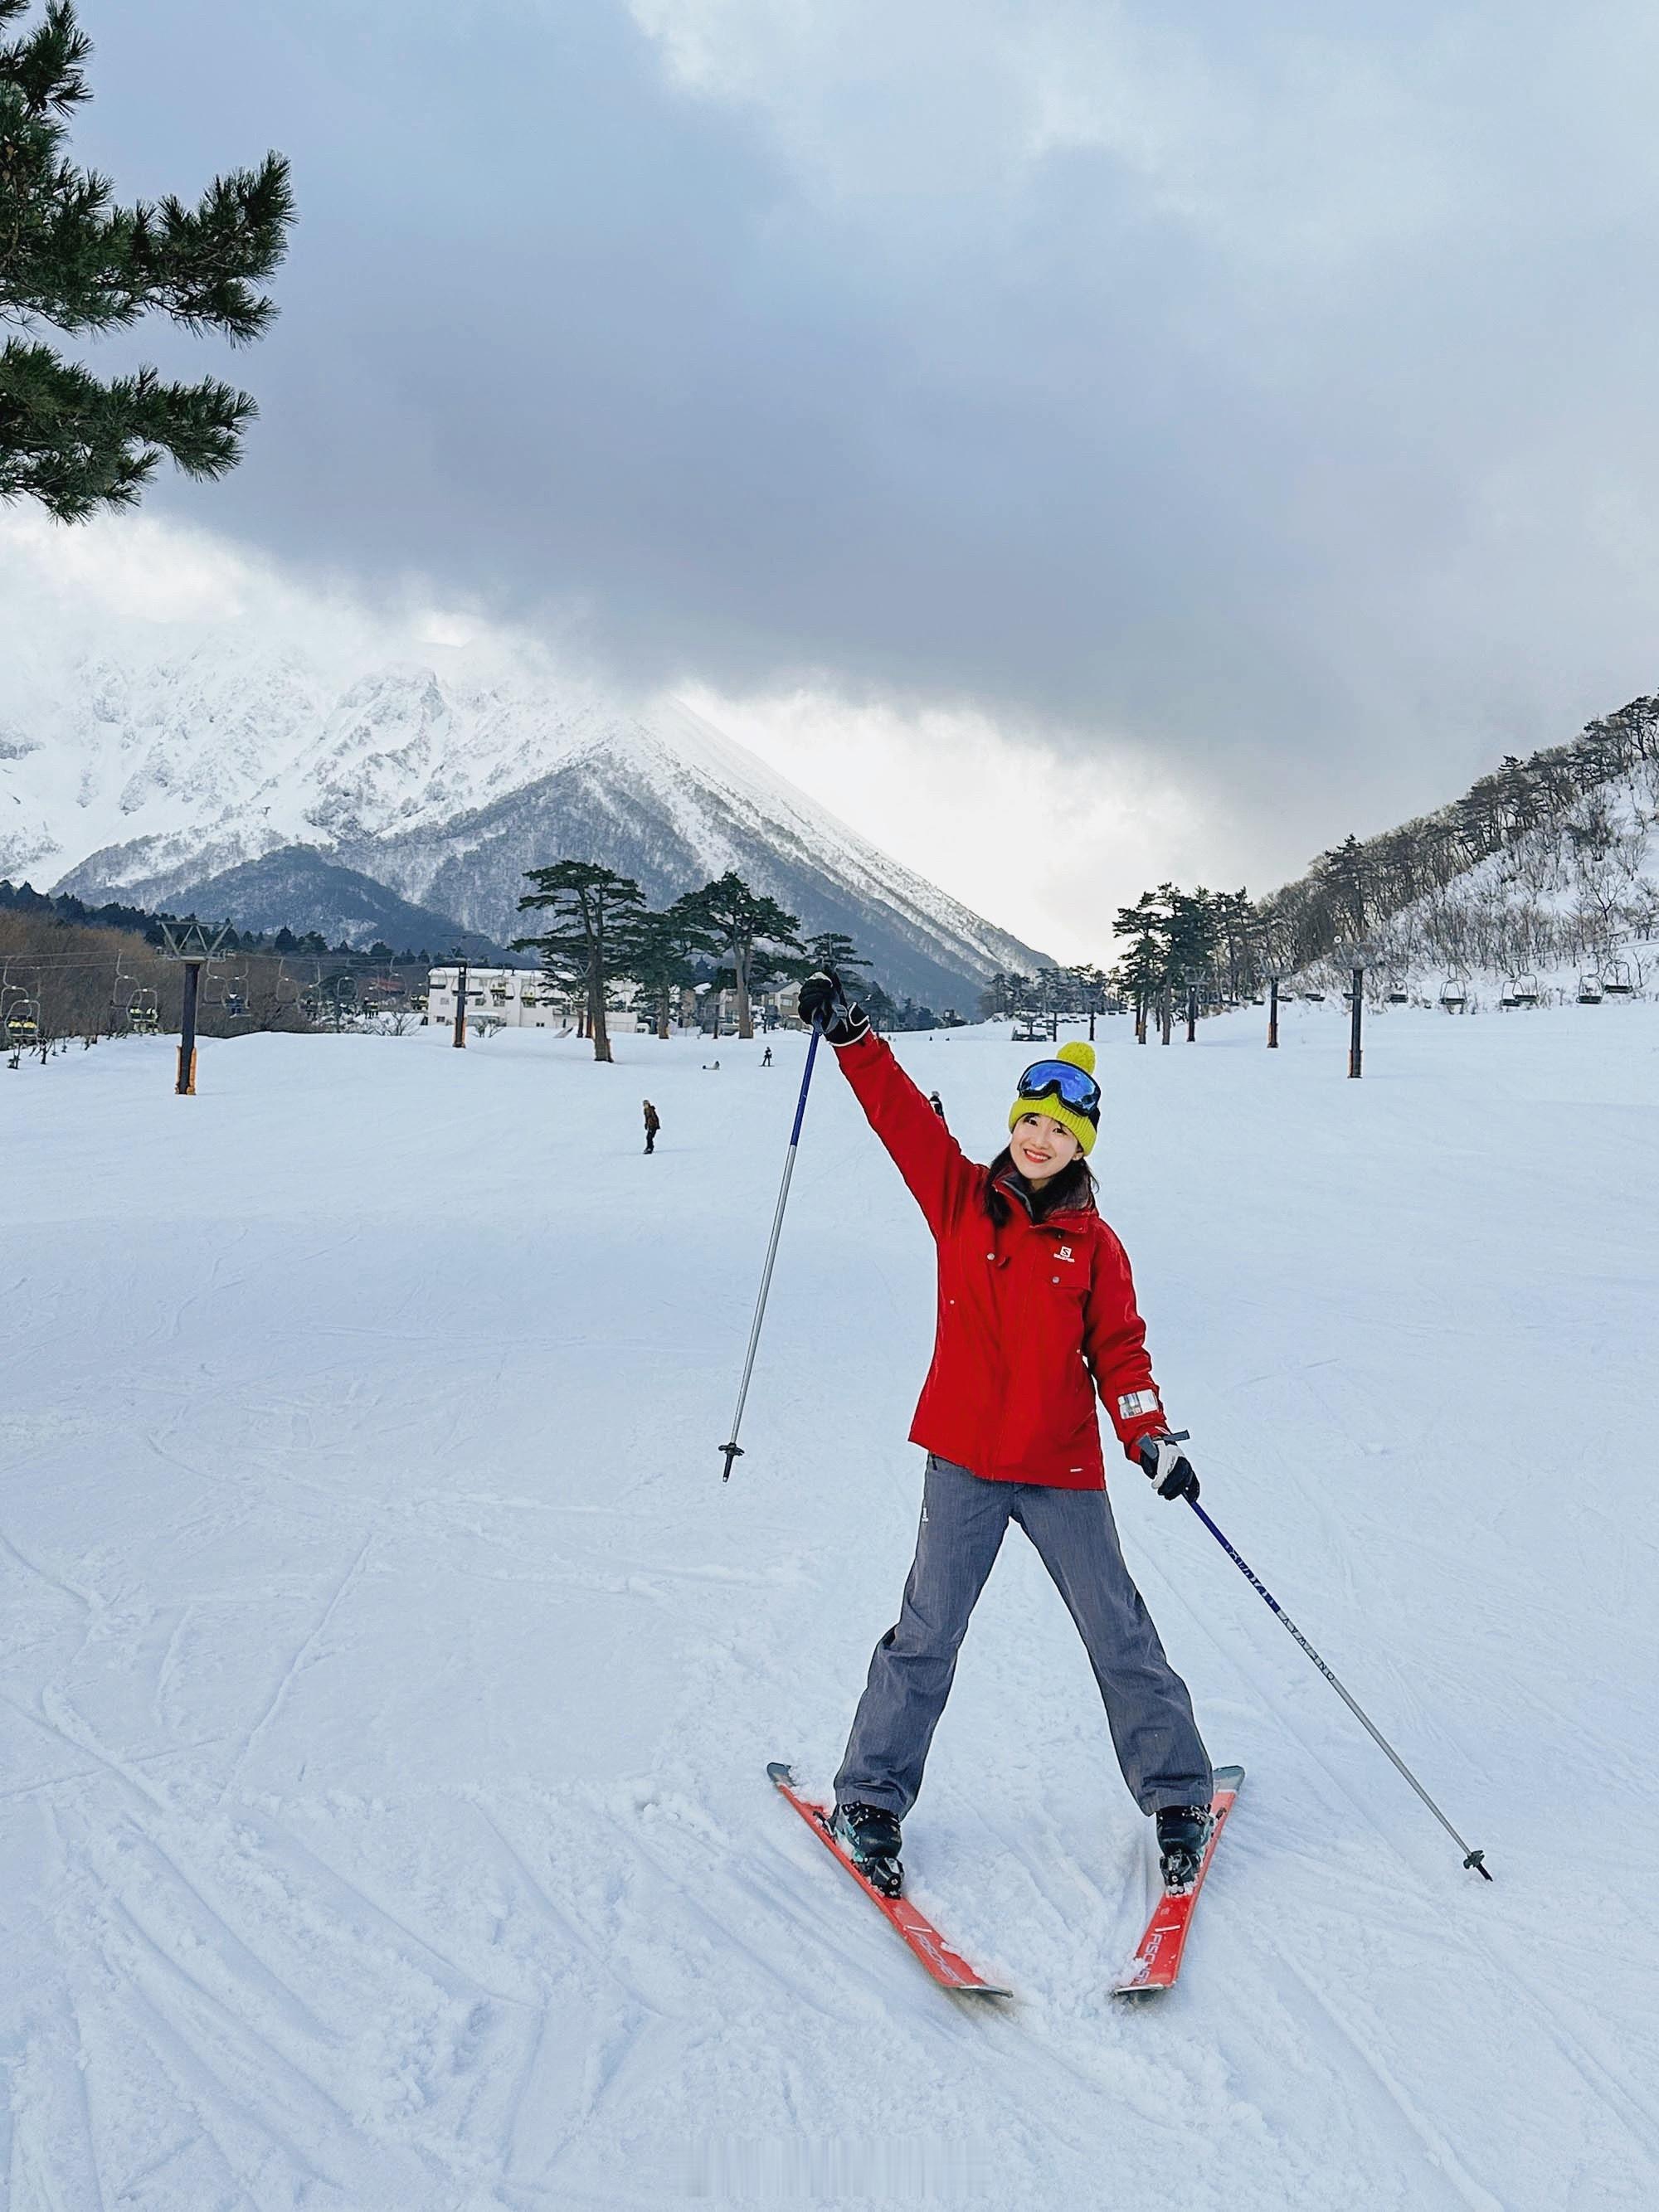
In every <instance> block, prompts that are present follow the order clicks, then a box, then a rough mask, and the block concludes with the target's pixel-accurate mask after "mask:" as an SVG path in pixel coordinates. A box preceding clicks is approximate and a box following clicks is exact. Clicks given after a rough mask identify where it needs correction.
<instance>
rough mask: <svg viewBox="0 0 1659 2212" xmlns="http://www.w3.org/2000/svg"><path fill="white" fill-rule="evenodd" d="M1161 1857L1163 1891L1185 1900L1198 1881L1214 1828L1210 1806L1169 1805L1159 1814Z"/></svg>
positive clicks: (1159, 1853) (1159, 1849)
mask: <svg viewBox="0 0 1659 2212" xmlns="http://www.w3.org/2000/svg"><path fill="white" fill-rule="evenodd" d="M1157 1817H1158V1858H1159V1861H1160V1863H1161V1865H1160V1871H1161V1872H1162V1874H1163V1876H1164V1889H1165V1891H1166V1893H1168V1894H1169V1895H1170V1896H1171V1897H1184V1896H1185V1895H1186V1893H1187V1892H1188V1890H1189V1889H1191V1888H1192V1887H1193V1885H1194V1883H1195V1882H1196V1881H1197V1880H1198V1875H1199V1869H1200V1867H1202V1865H1203V1863H1204V1852H1205V1848H1206V1845H1207V1844H1208V1843H1209V1840H1210V1830H1211V1828H1212V1825H1213V1823H1212V1820H1211V1817H1210V1808H1209V1807H1208V1806H1207V1805H1166V1806H1164V1808H1163V1810H1162V1811H1161V1812H1160V1813H1159V1814H1158V1816H1157Z"/></svg>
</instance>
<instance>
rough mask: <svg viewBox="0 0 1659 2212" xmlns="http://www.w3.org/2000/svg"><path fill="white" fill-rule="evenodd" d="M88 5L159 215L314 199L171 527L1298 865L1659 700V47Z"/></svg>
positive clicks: (1433, 16)
mask: <svg viewBox="0 0 1659 2212" xmlns="http://www.w3.org/2000/svg"><path fill="white" fill-rule="evenodd" d="M82 4H83V11H84V14H85V18H86V21H87V23H88V27H89V28H90V29H91V30H92V31H93V33H94V36H95V37H96V38H97V40H98V41H99V49H100V50H99V53H98V55H97V58H96V59H95V62H94V86H95V89H96V92H97V99H96V100H95V103H94V106H93V107H92V108H91V109H90V110H89V111H88V114H87V118H86V119H85V121H84V123H83V124H82V125H80V126H79V128H78V141H79V143H81V144H82V145H83V146H84V147H85V148H86V149H88V151H89V152H92V153H94V155H96V157H97V158H99V159H100V161H103V162H104V163H105V164H106V166H108V167H110V168H111V169H112V171H113V173H114V174H115V176H116V178H117V180H118V184H119V185H120V186H121V188H122V189H123V190H124V191H131V190H132V189H136V188H147V189H158V188H162V187H166V186H179V187H183V186H186V185H194V184H195V183H196V182H197V180H198V179H200V178H201V177H202V176H204V174H205V173H207V172H208V171H209V170H210V169H211V168H212V167H216V166H220V167H222V166H224V165H226V164H228V163H229V162H231V161H237V160H241V159H246V158H251V157H252V155H255V154H257V153H258V151H260V150H262V149H263V148H264V146H265V145H266V144H267V143H274V144H276V145H278V146H281V147H282V148H283V149H284V150H285V151H287V152H288V153H289V154H290V155H292V157H293V159H294V161H295V171H296V179H297V184H298V188H299V192H300V197H301V211H302V217H303V221H302V224H301V229H300V232H299V233H298V235H297V238H296V242H295V253H294V256H293V259H292V261H291V264H290V265H289V269H288V270H287V271H286V272H285V273H284V274H283V277H282V279H281V283H280V290H281V296H282V301H283V320H282V322H281V324H280V325H278V328H277V331H276V335H275V336H273V337H272V338H271V339H270V341H268V342H267V343H265V344H264V345H263V346H262V347H260V348H258V349H256V350H255V351H253V352H252V353H251V354H249V355H247V356H243V357H241V359H240V362H239V363H238V370H239V373H240V374H241V375H242V377H243V378H244V380H246V382H247V383H248V384H249V385H250V386H251V387H252V389H254V390H255V391H256V392H258V395H259V397H260V398H261V401H262V404H263V406H264V421H263V422H262V423H261V424H260V425H259V426H258V429H257V430H256V432H255V433H254V436H253V441H252V450H251V453H250V456H249V459H248V460H247V462H246V464H245V465H244V467H243V469H242V470H241V471H240V472H239V473H238V475H237V476H236V477H234V479H233V480H232V481H231V482H230V483H228V484H227V485H226V486H225V487H223V488H222V489H216V490H215V491H213V492H211V493H205V494H204V493H203V492H201V491H200V490H197V489H189V488H179V489H169V490H168V491H167V493H166V494H165V495H164V497H165V501H166V502H167V507H168V509H169V511H172V512H175V513H180V514H188V515H189V516H190V517H191V519H193V520H198V521H203V522H206V523H208V524H210V526H212V527H215V528H217V529H222V530H228V531H231V532H235V533H237V534H239V535H240V536H242V537H243V538H246V540H248V541H250V542H252V543H254V544H258V545H259V546H260V547H261V548H262V549H264V550H266V551H268V552H271V553H274V554H276V556H280V557H282V558H283V559H285V560H287V561H289V562H294V563H298V564H300V565H301V566H302V567H304V568H308V569H309V570H311V571H312V572H313V573H314V574H318V575H319V576H324V577H325V576H326V575H327V574H330V573H331V572H337V573H339V574H343V575H347V576H349V577H350V578H351V579H352V580H354V583H356V584H357V585H361V584H362V581H363V580H365V579H368V580H371V581H373V580H380V581H381V582H383V583H385V584H387V585H390V584H392V583H394V582H396V581H397V580H400V579H401V578H403V577H404V575H405V574H407V573H408V572H410V571H411V570H412V571H417V572H420V573H422V574H426V575H429V576H430V577H432V578H434V579H435V580H436V581H437V584H438V585H439V586H440V587H441V589H443V590H445V591H447V592H451V593H453V594H457V595H459V594H469V595H471V596H473V597H474V598H476V599H477V600H478V601H480V602H481V603H482V604H483V605H486V606H488V607H489V610H490V611H492V613H494V614H495V615H496V616H498V617H513V618H517V619H520V620H525V621H530V622H537V621H541V620H544V619H547V620H551V619H556V620H559V621H561V622H568V621H569V620H571V619H572V618H573V617H574V618H576V619H579V620H580V623H581V626H582V629H583V631H584V635H585V636H586V639H587V640H588V641H589V642H590V643H591V645H592V647H593V648H594V649H595V650H597V651H598V652H599V653H601V654H603V655H605V656H607V657H608V658H609V659H611V661H612V662H614V664H615V665H617V666H618V667H620V668H622V669H623V670H624V671H626V672H627V674H628V675H629V678H630V679H631V680H633V681H634V682H635V683H643V684H650V683H653V682H666V681H684V680H696V681H701V682H702V683H705V684H710V685H713V686H715V687H720V688H723V689H725V690H728V691H732V692H745V691H746V692H751V693H752V692H763V691H765V690H769V689H771V688H775V687H779V686H781V685H784V684H789V683H791V682H797V681H800V680H807V681H811V682H813V683H815V684H819V685H821V686H822V687H823V688H825V689H827V690H830V691H840V692H842V694H844V695H845V696H848V697H849V698H855V699H856V698H872V697H886V698H891V699H895V700H899V701H908V702H918V701H938V702H954V703H956V704H958V705H963V706H973V707H976V708H982V709H984V710H986V711H987V712H990V713H992V714H996V715H999V716H1001V717H1005V718H1006V720H1007V722H1008V725H1009V726H1010V727H1022V726H1024V727H1035V728H1038V729H1043V730H1046V731H1047V732H1048V734H1049V735H1050V737H1051V738H1053V737H1054V736H1055V735H1056V734H1058V736H1059V738H1060V742H1061V743H1062V744H1064V745H1066V747H1068V748H1071V749H1073V750H1078V751H1079V752H1085V751H1088V752H1096V753H1098V754H1100V755H1102V756H1103V757H1108V758H1109V757H1114V756H1116V757H1121V758H1128V757H1140V758H1141V759H1142V760H1143V761H1144V760H1145V759H1146V758H1148V757H1156V758H1159V759H1161V760H1163V761H1164V762H1165V763H1168V764H1169V765H1170V767H1171V768H1172V769H1178V770H1179V771H1180V772H1181V773H1182V775H1184V776H1186V777H1188V778H1189V779H1191V780H1193V781H1194V783H1195V784H1202V785H1203V786H1204V787H1206V788H1207V789H1208V790H1209V791H1210V792H1211V793H1212V795H1214V796H1215V797H1216V798H1217V799H1218V800H1219V802H1220V803H1221V805H1223V807H1224V808H1225V807H1226V806H1228V805H1231V807H1232V808H1233V810H1234V811H1235V812H1236V814H1237V818H1238V820H1239V823H1240V832H1241V845H1242V847H1243V859H1244V860H1247V861H1248V860H1249V859H1250V855H1251V853H1252V852H1255V853H1256V854H1271V855H1272V856H1273V859H1274V860H1278V859H1279V857H1280V848H1281V846H1283V844H1284V842H1285V838H1286V836H1288V837H1289V838H1290V839H1291V840H1292V841H1302V840H1303V839H1304V833H1305V841H1306V842H1305V843H1304V850H1305V849H1306V847H1307V845H1308V844H1310V843H1311V842H1321V841H1322V839H1323V838H1324V837H1325V836H1332V835H1335V834H1338V833H1339V832H1340V829H1343V828H1346V826H1348V823H1349V822H1350V821H1352V823H1354V824H1355V826H1358V827H1360V828H1366V827H1371V826H1376V825H1377V824H1378V823H1381V822H1382V821H1383V820H1386V819H1388V818H1389V817H1391V816H1392V815H1394V814H1396V813H1398V812H1400V811H1405V810H1407V809H1408V808H1410V807H1413V806H1415V805H1420V804H1425V803H1428V802H1429V801H1431V800H1432V799H1435V798H1437V797H1438V796H1440V795H1442V794H1443V793H1445V792H1446V791H1449V789H1451V788H1453V787H1455V786H1456V784H1457V783H1459V782H1460V781H1462V779H1463V778H1464V777H1465V776H1466V775H1468V773H1469V772H1471V771H1472V770H1473V769H1475V768H1476V767H1478V766H1479V765H1480V764H1481V763H1483V762H1484V761H1485V760H1486V758H1487V757H1489V756H1490V755H1491V754H1492V752H1493V751H1494V750H1497V749H1499V748H1500V747H1506V746H1509V745H1512V744H1519V745H1524V744H1529V743H1532V742H1538V741H1542V740H1544V739H1546V738H1554V737H1557V736H1559V735H1561V734H1563V733H1564V730H1565V728H1567V727H1571V725H1572V724H1573V723H1574V722H1575V721H1576V720H1578V719H1581V718H1582V716H1583V714H1587V713H1589V712H1590V711H1593V710H1595V709H1596V708H1600V707H1601V706H1604V705H1606V704H1608V703H1611V702H1613V700H1614V699H1616V698H1618V697H1620V696H1625V695H1626V694H1627V693H1629V692H1631V691H1632V690H1637V689H1643V688H1649V687H1650V686H1651V684H1652V683H1653V681H1654V671H1653V667H1652V665H1651V662H1652V627H1653V625H1652V612H1651V611H1652V605H1653V597H1654V584H1655V580H1656V568H1659V560H1656V554H1659V537H1656V527H1655V516H1656V512H1659V433H1656V429H1655V427H1654V423H1653V420H1652V416H1653V410H1652V405H1651V393H1650V368H1649V366H1648V364H1649V363H1650V361H1651V359H1652V357H1653V353H1654V343H1655V339H1656V337H1659V332H1656V328H1655V324H1656V314H1655V301H1654V284H1653V280H1652V277H1651V275H1650V268H1651V263H1652V246H1651V241H1652V235H1653V229H1654V222H1655V216H1656V212H1659V210H1656V199H1659V155H1656V154H1655V153H1654V151H1653V145H1652V134H1651V130H1650V114H1651V111H1652V105H1653V94H1654V90H1655V78H1656V76H1659V24H1656V21H1655V20H1654V19H1653V18H1652V17H1651V15H1650V11H1648V10H1646V9H1640V8H1638V7H1637V6H1635V5H1612V4H1601V5H1598V4H1595V0H1591V4H1589V5H1587V6H1585V7H1583V8H1580V9H1576V10H1573V11H1571V14H1570V15H1565V16H1564V15H1560V13H1559V11H1558V10H1553V9H1545V8H1543V7H1541V6H1530V5H1528V6H1518V7H1517V6H1515V5H1506V6H1504V7H1501V8H1500V7H1497V6H1493V7H1480V6H1475V7H1468V8H1463V9H1450V8H1446V7H1439V6H1434V7H1431V6H1427V5H1423V4H1418V5H1412V4H1406V3H1405V0H1391V4H1389V5H1388V6H1384V5H1383V4H1381V0H1377V4H1374V5H1366V6H1358V5H1353V6H1347V7H1340V8H1335V9H1333V8H1332V7H1330V6H1328V5H1325V6H1321V7H1317V8H1316V7H1313V6H1312V5H1297V4H1293V0H1210V4H1199V5H1195V6H1194V7H1193V8H1191V9H1188V10H1187V11H1186V12H1185V15H1184V18H1183V20H1182V24H1181V25H1180V26H1178V27H1174V28H1172V27H1170V23H1169V20H1168V16H1169V11H1167V10H1161V9H1157V8H1155V7H1153V6H1152V5H1151V4H1149V3H1148V4H1141V0H1136V4H1133V5H1126V6H1123V7H1120V8H1116V9H1114V8H1112V7H1111V6H1110V5H1109V4H1108V0H1087V4H1086V5H1084V4H1078V5H1073V4H1070V0H1039V3H1038V4H1036V5H1034V6H1032V7H1030V8H1026V9H1018V10H1013V9H1008V8H1006V6H1005V5H1002V4H1000V0H998V4H993V0H954V4H952V5H950V6H948V7H947V6H945V5H944V4H942V3H941V4H936V0H909V4H907V5H904V6H902V7H900V8H897V9H895V8H893V7H892V5H891V4H890V0H887V4H886V5H884V6H883V7H876V6H874V5H866V4H864V0H822V4H817V5H813V4H811V0H803V4H802V5H800V6H799V7H796V8H791V9H782V8H779V7H777V6H776V5H775V0H752V4H749V0H637V5H636V7H635V9H634V10H633V11H632V12H630V11H629V9H626V8H624V7H623V6H622V5H620V4H610V3H609V0H566V4H562V5H561V6H559V7H558V8H556V9H555V8H552V7H548V6H544V5H532V4H531V0H520V4H516V5H515V4H508V0H474V4H472V5H471V6H459V7H445V8H442V9H439V8H436V7H434V6H431V5H429V4H427V0H405V4H401V5H395V6H394V5H391V4H359V0H328V4H320V3H319V0H310V4H294V5H290V6H289V7H287V8H285V9H281V10H263V9H262V10H259V11H257V13H256V11H254V10H252V9H243V10H232V9H225V8H224V7H223V6H222V5H219V4H212V5H210V4H206V0H147V5H146V6H145V8H144V9H143V10H142V11H140V10H135V9H123V8H118V7H116V6H115V5H114V4H113V0H82ZM147 350H149V351H150V352H152V353H155V352H157V351H160V352H161V353H162V354H163V355H164V356H166V357H167V358H169V359H175V358H178V357H179V352H180V349H179V346H178V344H177V343H156V342H152V343H149V345H148V347H147ZM185 357H188V358H197V357H200V356H199V354H198V353H197V350H196V349H191V351H190V353H189V354H188V355H187V356H185ZM216 365H217V364H216ZM1310 781H1313V782H1316V783H1317V786H1318V792H1319V799H1318V804H1317V805H1313V804H1312V803H1311V802H1310V801H1309V800H1307V799H1306V798H1305V787H1306V786H1307V785H1308V784H1309V783H1310ZM1286 813H1288V814H1289V816H1290V817H1291V824H1292V825H1293V826H1291V827H1289V828H1288V829H1285V828H1281V829H1280V830H1279V831H1275V830H1274V829H1273V826H1272V825H1273V820H1274V817H1282V816H1284V815H1285V814H1286ZM1316 823H1317V825H1318V826H1316ZM1238 872H1243V866H1241V867H1240V869H1239V871H1238Z"/></svg>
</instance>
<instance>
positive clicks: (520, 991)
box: [426, 967, 639, 1035]
mask: <svg viewBox="0 0 1659 2212" xmlns="http://www.w3.org/2000/svg"><path fill="white" fill-rule="evenodd" d="M458 980H459V970H458V969H455V968H453V967H452V968H435V969H433V970H432V972H431V974H430V975H429V976H428V979H427V987H426V990H427V995H426V1018H427V1020H428V1022H430V1023H431V1024H433V1025H434V1026H435V1027H441V1028H444V1029H448V1030H453V1028H454V1026H455V990H456V985H457V982H458ZM466 1018H467V1023H468V1026H469V1027H470V1026H471V1024H474V1023H480V1024H495V1025H497V1026H499V1027H501V1028H504V1029H515V1030H568V1029H569V1028H570V1026H571V1024H572V1016H571V1013H570V1010H569V1008H568V1006H562V1005H560V1004H559V1003H558V1002H557V994H556V992H555V991H554V990H553V988H552V987H551V986H550V984H549V982H548V981H547V979H546V977H545V976H544V975H543V974H542V973H541V970H540V969H537V968H469V969H467V971H466ZM605 1022H606V1025H607V1026H608V1027H609V1028H611V1029H612V1030H616V1031H617V1033H618V1035H621V1034H622V1033H623V1032H624V1031H626V1030H632V1029H636V1028H637V1027H638V1026H639V1024H638V1020H637V1018H636V1017H635V1015H633V1014H629V1013H607V1014H606V1016H605Z"/></svg>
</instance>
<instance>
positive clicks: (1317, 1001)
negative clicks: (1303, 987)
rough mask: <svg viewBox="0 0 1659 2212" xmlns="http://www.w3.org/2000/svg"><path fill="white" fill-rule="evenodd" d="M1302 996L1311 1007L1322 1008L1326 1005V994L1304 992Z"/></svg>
mask: <svg viewBox="0 0 1659 2212" xmlns="http://www.w3.org/2000/svg"><path fill="white" fill-rule="evenodd" d="M1302 996H1303V998H1304V1000H1306V1001H1307V1003H1308V1005H1309V1006H1323V1005H1324V1003H1325V994H1324V993H1323V992H1322V991H1304V993H1303V994H1302Z"/></svg>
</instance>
